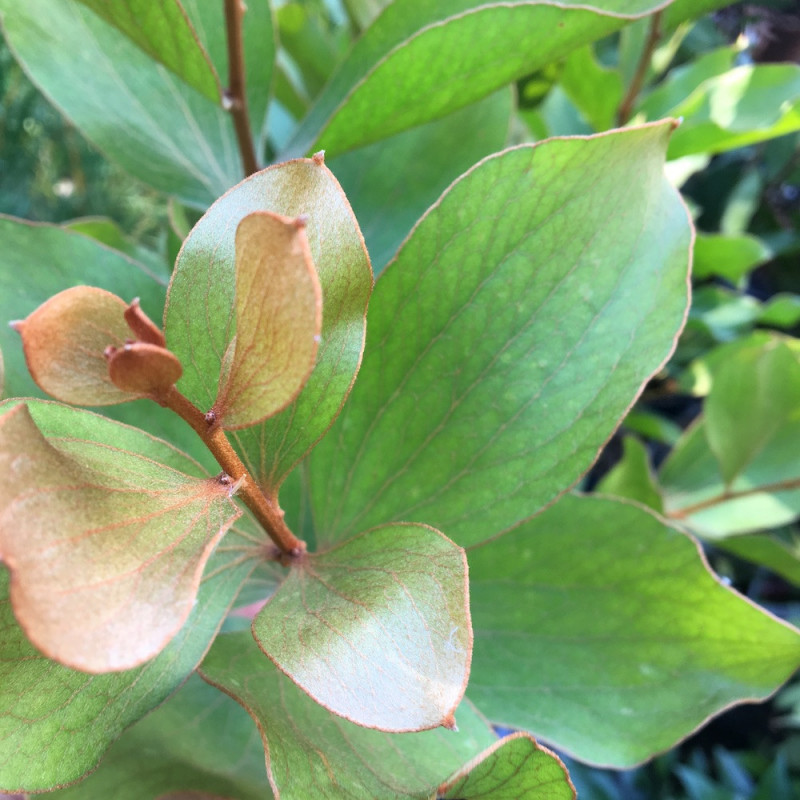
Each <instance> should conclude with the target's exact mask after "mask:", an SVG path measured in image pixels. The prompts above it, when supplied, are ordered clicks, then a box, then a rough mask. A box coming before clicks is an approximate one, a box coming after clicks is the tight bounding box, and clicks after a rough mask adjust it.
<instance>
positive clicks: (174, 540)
mask: <svg viewBox="0 0 800 800" xmlns="http://www.w3.org/2000/svg"><path fill="white" fill-rule="evenodd" d="M56 413H58V412H56ZM63 413H65V414H69V413H73V414H75V413H79V412H76V411H74V410H72V409H68V408H66V409H65V411H64V412H63ZM116 427H117V428H118V433H117V436H116V442H115V444H114V445H113V446H111V445H108V444H106V443H103V442H97V441H93V440H92V438H86V439H83V438H80V437H78V436H77V435H76V436H68V437H52V438H49V437H47V436H46V434H43V433H42V432H41V431H40V430H39V428H37V426H36V423H35V422H34V420H33V419H32V418H31V416H30V413H29V411H28V408H27V406H25V405H18V406H16V407H15V408H13V409H12V410H10V411H7V412H6V413H5V414H3V415H2V416H1V417H0V463H2V467H3V469H2V471H3V474H4V475H6V480H5V481H4V484H3V488H2V489H1V490H0V552H2V554H3V561H4V562H5V563H6V565H7V566H8V567H9V569H10V570H11V573H12V580H11V601H12V603H13V606H14V613H15V615H16V617H17V619H18V620H19V621H20V624H21V625H22V627H23V628H24V630H25V632H26V634H27V635H28V637H29V638H30V639H31V641H32V642H33V643H34V644H35V645H36V646H37V647H38V648H39V649H40V650H42V652H44V653H45V654H46V655H47V656H49V657H50V658H53V659H54V660H56V661H59V662H60V663H62V664H65V665H67V666H70V667H74V668H77V669H82V670H85V671H87V672H108V671H111V670H121V669H129V668H132V667H134V666H137V665H139V664H141V663H142V662H143V661H146V660H147V659H149V658H152V657H153V656H155V655H156V654H157V653H158V652H159V651H160V650H162V649H163V648H164V647H165V645H166V644H167V642H169V640H170V639H171V638H172V637H173V636H174V635H175V634H176V633H177V632H178V630H179V629H180V628H181V626H182V625H183V624H184V622H185V621H186V619H187V617H188V616H189V613H190V612H191V610H192V606H193V604H194V601H195V597H196V594H197V590H198V587H199V583H200V578H201V575H202V572H203V568H204V567H205V564H206V562H207V561H208V558H209V557H210V555H211V553H212V551H213V549H214V547H215V546H216V545H217V543H218V542H219V540H220V539H221V537H222V535H223V534H224V532H225V531H226V530H227V528H228V527H229V526H230V525H231V524H232V522H233V521H234V520H235V519H236V518H237V516H239V514H240V513H241V512H240V511H239V509H238V508H237V506H236V505H235V504H234V503H233V501H232V500H231V499H230V497H229V495H228V490H227V487H226V486H224V485H222V484H221V483H220V482H219V481H217V480H216V479H214V478H201V479H198V478H195V477H190V476H189V475H185V474H183V473H181V472H178V471H176V470H175V469H174V468H172V467H171V466H168V465H165V464H160V463H158V462H157V461H153V460H152V459H149V458H145V457H143V456H142V455H141V454H140V453H139V452H137V450H139V449H141V445H139V446H137V442H136V440H137V439H141V438H143V437H144V438H149V437H147V435H146V434H144V433H142V432H140V431H136V430H135V429H129V428H126V427H123V426H120V425H117V426H116ZM126 444H129V445H132V449H127V448H126ZM164 449H168V448H167V446H166V445H164Z"/></svg>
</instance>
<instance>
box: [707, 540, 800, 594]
mask: <svg viewBox="0 0 800 800" xmlns="http://www.w3.org/2000/svg"><path fill="white" fill-rule="evenodd" d="M716 546H717V547H719V548H721V549H722V550H725V551H726V552H728V553H733V555H735V556H738V557H739V558H743V559H745V560H746V561H751V562H752V563H754V564H760V565H761V566H764V567H766V568H767V569H771V570H772V571H773V572H774V573H776V574H777V575H780V576H781V577H782V578H785V579H786V580H787V581H789V582H790V583H793V584H794V585H795V586H800V547H798V543H797V542H794V543H792V544H789V543H788V542H785V541H784V540H783V539H780V538H778V537H777V536H771V535H769V534H751V535H749V536H748V535H744V536H730V537H728V538H727V539H723V540H722V541H720V542H717V543H716Z"/></svg>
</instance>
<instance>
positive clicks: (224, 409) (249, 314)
mask: <svg viewBox="0 0 800 800" xmlns="http://www.w3.org/2000/svg"><path fill="white" fill-rule="evenodd" d="M235 305H236V336H235V337H234V338H233V339H232V340H231V345H230V346H231V348H232V351H233V355H232V356H231V359H230V365H229V367H228V369H227V370H226V371H225V372H223V374H222V376H221V381H220V389H219V393H218V394H217V399H216V401H215V402H214V407H213V409H212V410H213V413H214V415H215V417H216V419H217V420H218V421H219V422H220V424H222V426H223V427H225V428H228V429H231V428H243V427H247V426H250V425H254V424H255V423H257V422H260V421H261V420H263V419H264V418H266V417H271V416H272V415H273V414H276V413H277V412H278V411H280V410H281V409H283V408H285V407H286V406H287V405H288V404H289V403H291V402H292V400H294V398H295V397H296V396H297V395H298V393H299V392H300V390H301V389H302V388H303V385H304V384H305V382H306V380H307V379H308V376H309V374H310V372H311V370H312V369H313V368H314V359H315V357H316V355H317V346H318V343H319V335H320V326H321V324H322V290H321V289H320V285H319V279H318V277H317V272H316V270H315V269H314V262H313V261H312V259H311V252H310V250H309V247H308V239H307V238H306V235H305V222H304V220H303V219H302V218H299V219H289V218H288V217H282V216H280V215H279V214H272V213H270V212H268V211H261V212H257V213H254V214H250V215H248V216H246V217H245V218H244V219H243V220H242V221H241V222H240V223H239V226H238V228H237V229H236V293H235ZM226 366H227V365H226Z"/></svg>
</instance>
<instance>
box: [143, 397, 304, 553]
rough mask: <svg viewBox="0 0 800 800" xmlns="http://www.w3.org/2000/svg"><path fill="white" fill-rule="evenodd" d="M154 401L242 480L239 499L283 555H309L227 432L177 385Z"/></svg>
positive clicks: (219, 462)
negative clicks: (190, 428) (241, 457)
mask: <svg viewBox="0 0 800 800" xmlns="http://www.w3.org/2000/svg"><path fill="white" fill-rule="evenodd" d="M154 399H155V400H156V402H158V403H159V404H160V405H162V406H165V407H166V408H169V409H170V410H171V411H174V412H175V413H176V414H177V415H178V416H179V417H181V418H182V419H184V420H186V422H188V423H189V425H191V426H192V428H193V429H194V430H195V432H196V433H197V434H198V436H199V437H200V438H201V439H202V440H203V443H204V444H205V445H206V447H207V448H208V449H209V450H210V451H211V454H212V455H213V456H214V458H215V459H216V460H217V463H218V464H219V465H220V466H221V467H222V469H223V470H225V473H226V474H227V475H228V476H229V477H230V478H231V480H233V481H234V482H238V481H241V483H240V485H239V489H238V492H237V493H238V495H239V497H241V498H242V500H243V501H244V504H245V505H246V506H247V507H248V508H249V509H250V510H251V511H252V512H253V515H254V516H255V518H256V519H257V520H258V521H259V522H260V523H261V525H262V527H263V528H264V530H265V531H266V532H267V534H269V537H270V539H272V541H273V542H275V544H276V545H277V546H278V548H279V549H280V551H281V553H283V554H284V556H286V558H287V559H288V560H291V559H295V558H298V557H299V556H301V555H302V554H303V553H305V551H306V543H305V542H304V541H303V540H302V539H298V538H297V537H296V536H295V535H294V534H293V533H292V532H291V531H290V530H289V528H288V526H287V525H286V523H285V522H284V519H283V511H281V509H280V507H279V506H278V504H277V502H276V501H275V500H273V499H270V498H268V497H267V496H266V495H265V494H264V493H263V492H262V491H261V489H260V488H259V487H258V484H257V483H256V482H255V481H254V480H253V476H252V475H250V473H249V472H248V471H247V467H245V465H244V464H243V463H242V460H241V459H240V458H239V456H238V455H236V451H235V450H234V449H233V448H232V447H231V444H230V442H229V441H228V439H227V437H226V436H225V431H223V430H222V428H220V427H219V426H218V425H214V423H213V420H212V421H211V422H209V420H208V419H207V417H206V415H205V414H203V412H202V411H200V409H199V408H197V406H195V405H194V403H192V402H191V401H190V400H189V399H188V398H187V397H186V396H185V395H182V394H181V393H180V392H179V391H178V390H177V389H176V388H175V387H174V386H172V387H170V389H169V390H168V391H167V392H165V393H164V394H163V395H160V396H159V397H157V398H154Z"/></svg>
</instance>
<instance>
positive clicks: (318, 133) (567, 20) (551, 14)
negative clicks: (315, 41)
mask: <svg viewBox="0 0 800 800" xmlns="http://www.w3.org/2000/svg"><path fill="white" fill-rule="evenodd" d="M659 5H660V4H659V3H657V2H654V1H653V0H603V2H596V3H594V4H590V3H583V2H578V1H577V0H569V1H568V2H564V3H558V4H557V5H556V4H550V3H539V2H530V1H529V0H513V1H512V2H488V3H487V2H476V0H445V2H437V3H431V2H429V0H405V1H401V2H394V3H392V4H391V5H389V6H388V7H387V8H386V9H385V10H384V11H383V13H382V14H381V15H380V16H379V17H378V18H377V19H376V20H375V22H374V23H373V24H372V25H371V26H370V28H369V29H368V30H367V31H366V32H365V33H364V35H363V36H362V37H361V38H360V39H359V40H358V41H357V42H356V44H355V46H354V47H353V49H352V51H351V52H350V54H349V56H348V58H347V60H346V61H345V62H344V63H343V64H342V66H341V67H340V69H339V71H338V72H337V73H336V74H335V75H334V77H333V78H332V79H331V81H330V82H329V83H328V85H327V86H326V88H325V90H324V91H323V93H322V94H321V95H320V97H319V99H318V101H317V103H316V105H315V106H314V108H313V109H312V110H311V113H310V114H309V115H308V117H307V118H306V119H305V120H304V122H303V124H302V125H301V127H300V129H299V130H298V132H297V134H296V135H295V138H294V140H293V142H292V145H291V146H290V152H292V153H293V154H296V155H300V154H303V153H305V152H307V151H309V150H310V149H312V145H313V144H314V143H315V142H316V143H317V145H318V146H321V147H325V148H328V149H329V151H330V152H331V154H332V155H338V154H339V153H342V152H344V151H346V150H350V149H353V148H355V147H360V146H363V145H365V144H370V143H371V142H374V141H377V140H378V139H382V138H385V137H387V136H391V135H392V134H395V133H399V132H400V131H402V130H406V129H407V128H411V127H414V126H416V125H421V124H423V123H425V122H430V121H431V120H434V119H438V118H439V117H442V116H444V115H445V114H448V113H449V112H451V111H455V110H456V109H457V108H461V107H462V106H465V105H469V104H470V103H473V102H475V101H476V100H479V99H480V98H481V97H484V96H486V95H488V94H490V93H491V92H493V91H495V90H496V89H499V88H500V87H502V86H505V85H507V84H508V83H509V82H511V81H513V80H515V79H517V78H521V77H523V76H525V75H528V74H530V73H531V72H533V71H534V70H536V69H538V68H539V67H542V66H544V65H545V64H549V63H550V62H552V61H556V60H558V59H560V58H562V57H563V56H565V55H567V54H568V53H569V52H570V51H571V50H573V49H574V48H575V47H578V46H580V45H581V44H585V43H588V42H591V41H594V40H596V39H599V38H601V37H603V36H606V35H608V34H609V33H612V32H613V31H616V30H619V29H620V28H622V27H623V26H624V25H626V24H627V23H629V22H630V21H631V20H633V19H636V18H638V17H642V16H645V15H647V14H648V13H650V12H651V11H653V10H654V9H655V8H657V7H658V6H659ZM476 42H480V47H476V46H475V43H476Z"/></svg>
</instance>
